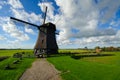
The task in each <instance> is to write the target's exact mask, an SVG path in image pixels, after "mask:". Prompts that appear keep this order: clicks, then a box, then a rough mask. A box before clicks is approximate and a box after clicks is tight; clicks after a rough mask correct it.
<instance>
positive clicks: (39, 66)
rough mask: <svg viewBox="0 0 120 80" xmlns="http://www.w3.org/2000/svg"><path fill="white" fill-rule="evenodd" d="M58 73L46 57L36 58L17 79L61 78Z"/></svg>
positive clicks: (52, 79)
mask: <svg viewBox="0 0 120 80" xmlns="http://www.w3.org/2000/svg"><path fill="white" fill-rule="evenodd" d="M59 73H60V72H59V71H57V70H56V69H55V67H54V66H53V65H52V64H50V63H49V62H48V61H47V60H46V59H37V60H36V61H35V62H33V64H32V67H31V68H29V69H27V70H26V71H25V72H24V73H23V75H22V77H21V78H20V79H19V80H62V79H61V77H60V75H59Z"/></svg>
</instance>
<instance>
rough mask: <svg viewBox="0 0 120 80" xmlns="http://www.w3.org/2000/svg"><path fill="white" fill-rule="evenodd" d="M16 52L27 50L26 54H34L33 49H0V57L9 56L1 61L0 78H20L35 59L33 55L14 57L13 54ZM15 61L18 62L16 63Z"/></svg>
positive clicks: (3, 79)
mask: <svg viewBox="0 0 120 80" xmlns="http://www.w3.org/2000/svg"><path fill="white" fill-rule="evenodd" d="M16 52H17V53H20V52H25V53H26V54H25V55H24V56H27V55H33V53H32V50H0V58H1V57H3V56H8V58H6V59H3V60H1V61H0V80H18V79H19V77H20V76H21V75H22V74H23V72H24V71H25V70H26V69H27V68H29V67H30V66H31V64H32V62H33V61H34V60H35V58H33V57H29V58H28V57H24V58H22V59H20V58H13V54H15V53H16ZM15 61H17V62H16V63H15ZM6 67H7V68H6Z"/></svg>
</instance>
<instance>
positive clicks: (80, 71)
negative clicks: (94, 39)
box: [0, 49, 120, 80]
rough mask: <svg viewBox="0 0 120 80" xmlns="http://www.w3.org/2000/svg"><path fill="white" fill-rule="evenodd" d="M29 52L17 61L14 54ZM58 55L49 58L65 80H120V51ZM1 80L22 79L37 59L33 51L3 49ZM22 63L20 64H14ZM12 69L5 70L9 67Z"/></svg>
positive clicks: (64, 53)
mask: <svg viewBox="0 0 120 80" xmlns="http://www.w3.org/2000/svg"><path fill="white" fill-rule="evenodd" d="M16 52H17V53H19V52H25V53H26V54H25V56H27V55H29V57H24V58H22V60H20V59H19V58H13V57H12V56H13V54H14V53H16ZM59 53H60V54H58V55H53V56H51V57H48V58H47V60H48V61H49V62H50V63H52V64H53V65H54V66H55V67H56V68H57V69H58V70H59V71H60V75H61V76H62V78H63V80H120V52H102V53H100V54H97V53H94V50H77V49H76V50H75V49H71V50H69V49H68V50H59ZM3 56H9V58H7V59H4V60H1V61H0V80H18V79H19V77H20V76H21V75H22V74H23V72H24V71H25V70H26V69H27V68H29V67H30V66H31V64H32V62H33V61H35V59H36V58H34V57H30V56H33V51H32V50H0V57H3ZM16 60H19V62H18V63H17V64H13V62H14V61H16ZM8 65H9V66H10V69H5V67H6V66H8Z"/></svg>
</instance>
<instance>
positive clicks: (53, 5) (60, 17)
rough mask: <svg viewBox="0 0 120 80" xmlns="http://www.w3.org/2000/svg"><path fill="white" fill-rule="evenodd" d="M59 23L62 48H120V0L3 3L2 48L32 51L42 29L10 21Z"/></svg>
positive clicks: (0, 17)
mask: <svg viewBox="0 0 120 80" xmlns="http://www.w3.org/2000/svg"><path fill="white" fill-rule="evenodd" d="M45 6H47V7H48V12H47V18H46V23H47V22H52V23H54V24H56V28H57V30H59V31H60V33H59V34H60V35H57V36H56V37H57V43H58V46H59V48H84V47H88V48H94V47H95V46H101V47H107V46H115V47H119V46H120V0H0V48H30V49H32V48H33V47H34V45H35V42H36V39H37V35H38V30H37V29H36V28H34V27H33V26H30V25H25V24H22V23H18V22H15V21H12V20H10V19H9V17H10V16H12V17H16V18H18V19H21V20H25V21H28V22H31V23H34V24H37V25H41V24H42V23H43V13H44V10H45Z"/></svg>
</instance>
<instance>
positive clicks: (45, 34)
mask: <svg viewBox="0 0 120 80" xmlns="http://www.w3.org/2000/svg"><path fill="white" fill-rule="evenodd" d="M46 13H47V7H46V11H45V16H44V22H43V24H42V25H41V26H38V25H35V24H32V23H29V22H26V21H23V20H20V19H17V18H14V17H10V19H12V20H15V21H19V22H22V23H25V24H29V25H32V26H35V27H37V28H38V30H39V32H38V39H37V41H36V44H35V46H34V54H35V55H36V56H39V55H41V54H44V53H47V54H49V53H58V45H57V42H56V33H55V32H56V26H55V24H53V23H51V22H49V23H45V19H46Z"/></svg>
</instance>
